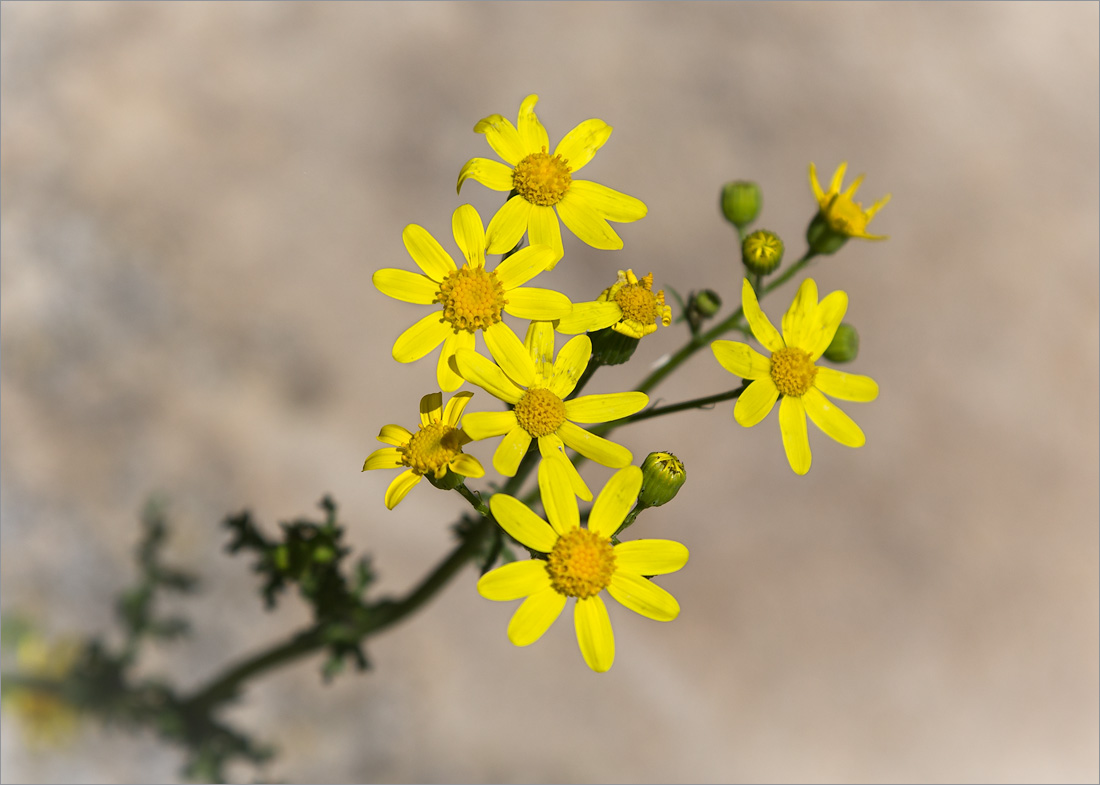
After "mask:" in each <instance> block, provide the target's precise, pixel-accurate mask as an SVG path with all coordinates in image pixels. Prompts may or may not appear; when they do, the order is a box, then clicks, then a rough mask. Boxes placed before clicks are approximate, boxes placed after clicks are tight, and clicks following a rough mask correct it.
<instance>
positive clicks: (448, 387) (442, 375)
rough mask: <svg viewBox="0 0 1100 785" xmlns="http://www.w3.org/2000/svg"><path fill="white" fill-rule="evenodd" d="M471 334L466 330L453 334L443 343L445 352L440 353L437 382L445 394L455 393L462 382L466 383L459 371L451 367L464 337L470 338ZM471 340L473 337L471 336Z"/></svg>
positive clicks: (436, 375) (436, 371)
mask: <svg viewBox="0 0 1100 785" xmlns="http://www.w3.org/2000/svg"><path fill="white" fill-rule="evenodd" d="M468 335H470V333H468V332H466V331H465V330H463V331H461V332H457V333H456V332H453V331H452V332H451V334H450V335H448V336H447V340H445V341H444V342H443V351H441V352H440V353H439V360H438V361H437V362H436V365H435V381H436V383H437V384H438V385H439V389H440V390H443V391H444V392H454V391H455V390H457V389H458V388H459V387H461V386H462V382H463V381H465V380H464V379H463V378H462V377H461V376H460V375H459V374H458V371H457V370H456V369H455V368H453V367H452V366H451V363H452V362H453V358H454V356H455V352H457V351H458V349H459V347H460V346H462V339H463V336H468ZM470 337H471V338H472V337H473V336H470Z"/></svg>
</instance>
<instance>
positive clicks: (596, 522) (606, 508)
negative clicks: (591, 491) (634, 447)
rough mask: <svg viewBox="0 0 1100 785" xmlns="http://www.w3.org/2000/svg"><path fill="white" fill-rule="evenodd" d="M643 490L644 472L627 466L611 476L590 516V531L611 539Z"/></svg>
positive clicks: (597, 498) (635, 467)
mask: <svg viewBox="0 0 1100 785" xmlns="http://www.w3.org/2000/svg"><path fill="white" fill-rule="evenodd" d="M641 489H642V470H641V469H639V468H638V467H637V466H627V467H626V468H625V469H620V470H619V471H617V472H615V473H614V474H613V475H611V479H610V480H608V481H607V485H605V486H604V487H603V490H602V491H600V495H599V496H597V497H596V501H595V502H594V503H593V505H592V511H591V512H590V513H589V514H588V530H589V531H593V532H595V533H596V534H599V535H600V536H601V537H610V536H611V535H612V534H614V533H615V530H616V529H618V528H619V526H621V525H622V522H623V521H624V520H625V519H626V514H627V513H628V512H630V508H631V507H633V506H634V503H635V502H636V501H638V492H639V491H640V490H641Z"/></svg>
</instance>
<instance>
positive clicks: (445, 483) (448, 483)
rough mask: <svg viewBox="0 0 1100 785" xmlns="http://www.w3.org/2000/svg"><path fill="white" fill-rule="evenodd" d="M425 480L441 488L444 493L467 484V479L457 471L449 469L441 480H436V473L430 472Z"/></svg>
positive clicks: (425, 476)
mask: <svg viewBox="0 0 1100 785" xmlns="http://www.w3.org/2000/svg"><path fill="white" fill-rule="evenodd" d="M424 479H425V480H427V481H428V482H430V483H431V484H432V485H434V486H435V487H436V488H439V489H440V490H442V491H453V490H454V489H455V488H457V487H458V486H460V485H462V483H464V482H466V478H465V477H463V476H462V475H461V474H459V473H458V472H456V471H453V470H451V469H447V473H446V474H444V475H443V476H442V477H440V478H439V479H436V477H435V472H428V473H427V474H425V475H424Z"/></svg>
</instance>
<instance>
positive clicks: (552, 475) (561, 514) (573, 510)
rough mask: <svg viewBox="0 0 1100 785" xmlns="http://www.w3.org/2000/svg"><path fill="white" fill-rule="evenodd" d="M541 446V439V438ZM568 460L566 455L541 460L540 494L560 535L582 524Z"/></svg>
mask: <svg viewBox="0 0 1100 785" xmlns="http://www.w3.org/2000/svg"><path fill="white" fill-rule="evenodd" d="M540 447H541V440H540ZM566 464H568V461H566V460H565V459H564V457H551V458H543V460H542V461H540V462H539V494H540V496H541V497H542V506H543V509H545V510H546V519H547V520H548V521H549V522H550V525H551V526H552V527H553V528H554V531H556V532H557V533H558V534H560V535H564V534H568V533H569V532H570V531H572V530H573V529H576V528H579V527H580V525H581V517H580V511H579V510H578V509H577V497H576V496H574V495H573V486H572V483H571V482H570V481H569V471H568V470H567V469H566V468H565V465H566Z"/></svg>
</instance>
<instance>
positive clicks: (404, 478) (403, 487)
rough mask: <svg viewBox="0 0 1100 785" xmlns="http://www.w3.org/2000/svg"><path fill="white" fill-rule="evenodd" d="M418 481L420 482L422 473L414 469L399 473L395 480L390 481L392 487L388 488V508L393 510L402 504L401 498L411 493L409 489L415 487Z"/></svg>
mask: <svg viewBox="0 0 1100 785" xmlns="http://www.w3.org/2000/svg"><path fill="white" fill-rule="evenodd" d="M418 482H420V475H419V474H417V473H416V472H414V471H413V470H412V469H406V470H405V471H403V472H401V474H399V475H397V477H396V478H395V479H394V481H393V482H391V483H390V487H389V488H387V489H386V499H385V502H386V509H389V510H392V509H393V508H394V507H396V506H397V505H398V504H400V503H401V500H402V499H404V498H405V497H406V496H408V495H409V491H411V490H412V489H413V488H415V487H416V484H417V483H418Z"/></svg>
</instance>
